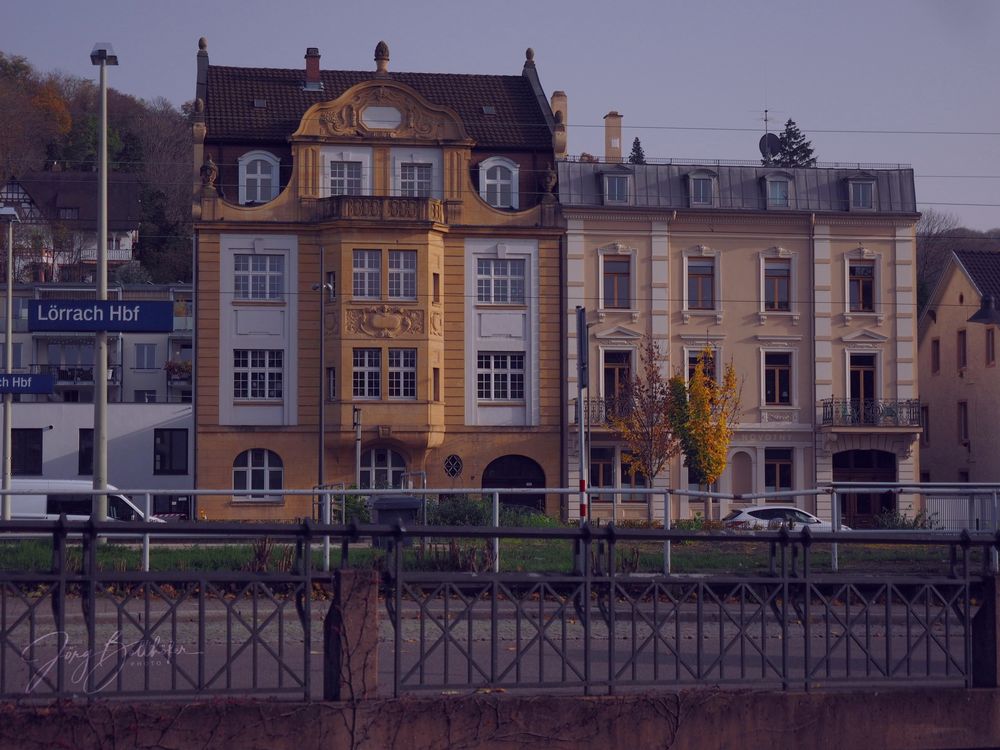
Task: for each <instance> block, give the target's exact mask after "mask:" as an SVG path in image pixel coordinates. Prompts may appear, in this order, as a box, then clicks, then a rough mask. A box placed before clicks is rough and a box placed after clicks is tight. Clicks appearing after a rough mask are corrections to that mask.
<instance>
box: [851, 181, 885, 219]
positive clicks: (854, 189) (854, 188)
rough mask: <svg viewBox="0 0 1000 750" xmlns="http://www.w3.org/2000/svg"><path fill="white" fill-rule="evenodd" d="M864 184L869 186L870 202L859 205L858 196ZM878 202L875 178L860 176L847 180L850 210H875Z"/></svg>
mask: <svg viewBox="0 0 1000 750" xmlns="http://www.w3.org/2000/svg"><path fill="white" fill-rule="evenodd" d="M862 186H864V187H867V188H868V199H869V200H868V204H867V205H858V203H857V200H856V199H857V198H858V197H859V195H860V193H861V189H862ZM877 204H878V195H877V193H876V186H875V180H874V179H873V178H858V179H851V180H848V181H847V208H848V210H850V211H860V212H862V213H868V212H872V211H875V207H876V205H877Z"/></svg>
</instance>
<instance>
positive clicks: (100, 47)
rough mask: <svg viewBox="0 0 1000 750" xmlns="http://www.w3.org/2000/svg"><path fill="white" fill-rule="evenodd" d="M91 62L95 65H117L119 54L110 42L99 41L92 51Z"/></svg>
mask: <svg viewBox="0 0 1000 750" xmlns="http://www.w3.org/2000/svg"><path fill="white" fill-rule="evenodd" d="M90 62H91V63H92V64H94V65H101V64H104V65H117V64H118V55H116V54H115V48H114V47H112V46H111V44H110V43H109V42H98V43H97V44H95V45H94V49H92V50H91V51H90Z"/></svg>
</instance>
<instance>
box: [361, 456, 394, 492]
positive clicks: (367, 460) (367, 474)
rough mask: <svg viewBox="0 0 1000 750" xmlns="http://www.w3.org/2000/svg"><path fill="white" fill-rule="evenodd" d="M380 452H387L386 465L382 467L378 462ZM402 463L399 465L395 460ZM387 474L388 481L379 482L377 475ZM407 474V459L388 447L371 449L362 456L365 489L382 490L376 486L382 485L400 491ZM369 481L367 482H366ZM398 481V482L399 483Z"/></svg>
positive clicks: (362, 480)
mask: <svg viewBox="0 0 1000 750" xmlns="http://www.w3.org/2000/svg"><path fill="white" fill-rule="evenodd" d="M378 451H385V458H386V461H385V465H384V466H380V465H379V462H378V460H377V456H378ZM397 458H398V459H399V461H400V462H401V463H397V462H396V460H395V459H397ZM381 472H385V477H386V479H387V480H388V481H386V482H384V483H381V482H379V481H377V477H376V475H377V474H378V473H381ZM405 474H406V457H405V456H403V454H402V453H400V452H399V451H396V450H393V449H392V448H390V447H388V446H376V447H374V448H369V449H368V450H366V451H365V452H364V453H362V454H361V476H360V477H359V479H360V480H361V487H362V488H363V489H380V487H378V486H376V485H379V484H382V485H383V486H387V487H388V488H390V489H391V488H395V489H398V488H399V487H402V485H403V475H405ZM366 479H367V481H365V480H366ZM397 480H398V481H397Z"/></svg>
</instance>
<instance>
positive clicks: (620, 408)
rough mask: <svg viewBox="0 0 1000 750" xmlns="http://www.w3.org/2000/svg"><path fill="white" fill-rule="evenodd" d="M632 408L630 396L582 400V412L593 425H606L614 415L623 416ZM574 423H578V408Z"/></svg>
mask: <svg viewBox="0 0 1000 750" xmlns="http://www.w3.org/2000/svg"><path fill="white" fill-rule="evenodd" d="M631 408H632V398H631V397H630V396H626V395H622V396H611V397H609V398H588V399H586V400H585V401H584V410H585V411H584V414H585V415H586V419H587V423H588V424H590V425H591V426H593V427H601V426H604V427H608V426H609V422H610V420H611V419H613V418H614V417H618V416H623V415H625V414H627V413H628V412H629V410H631ZM574 424H580V410H579V409H577V410H576V420H575V421H574Z"/></svg>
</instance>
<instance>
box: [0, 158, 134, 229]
mask: <svg viewBox="0 0 1000 750" xmlns="http://www.w3.org/2000/svg"><path fill="white" fill-rule="evenodd" d="M17 182H18V183H20V185H21V187H22V188H24V191H25V192H26V193H27V194H28V195H30V196H31V200H32V202H34V204H35V206H37V207H38V210H39V211H41V213H42V216H44V217H45V218H46V219H47V220H49V221H57V220H59V209H63V208H65V209H73V208H75V209H77V211H78V214H77V216H78V218H77V219H75V220H73V222H74V226H75V227H76V228H78V229H81V230H86V231H91V230H93V231H96V230H97V192H98V191H97V172H29V173H27V174H25V175H24V176H22V177H18V178H17ZM139 218H140V203H139V177H138V175H135V174H129V173H124V172H109V173H108V229H110V230H111V231H115V232H122V231H127V230H130V229H137V228H138V227H139ZM67 221H68V220H67Z"/></svg>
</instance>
